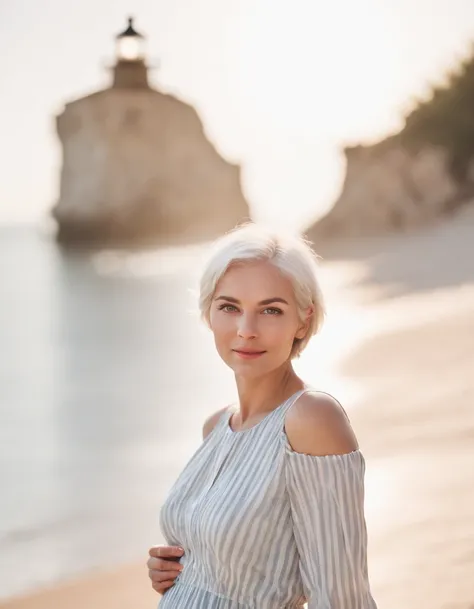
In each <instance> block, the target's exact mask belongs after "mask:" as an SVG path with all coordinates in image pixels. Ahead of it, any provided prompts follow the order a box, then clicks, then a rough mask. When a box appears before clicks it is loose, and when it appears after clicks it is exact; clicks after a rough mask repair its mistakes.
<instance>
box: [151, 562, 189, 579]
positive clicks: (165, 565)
mask: <svg viewBox="0 0 474 609" xmlns="http://www.w3.org/2000/svg"><path fill="white" fill-rule="evenodd" d="M146 566H147V567H148V568H149V569H150V570H157V571H174V572H175V576H176V573H177V572H179V571H182V569H183V565H181V564H180V563H179V562H175V561H173V560H164V559H163V558H149V559H148V560H147V563H146Z"/></svg>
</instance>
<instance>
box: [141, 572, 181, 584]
mask: <svg viewBox="0 0 474 609" xmlns="http://www.w3.org/2000/svg"><path fill="white" fill-rule="evenodd" d="M177 576H178V573H176V571H152V570H150V571H148V577H149V578H150V579H151V581H152V582H154V583H161V582H166V581H172V582H174V580H175V579H176V577H177Z"/></svg>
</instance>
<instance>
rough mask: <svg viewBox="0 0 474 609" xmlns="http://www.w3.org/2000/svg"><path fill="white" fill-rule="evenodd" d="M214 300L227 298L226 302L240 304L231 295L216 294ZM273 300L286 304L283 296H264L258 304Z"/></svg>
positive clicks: (268, 302)
mask: <svg viewBox="0 0 474 609" xmlns="http://www.w3.org/2000/svg"><path fill="white" fill-rule="evenodd" d="M215 300H227V301H228V302H233V303H235V304H241V302H240V300H238V299H237V298H233V297H232V296H218V297H217V298H216V299H215ZM273 302H281V303H283V304H286V305H287V304H288V302H287V301H286V300H285V299H284V298H280V297H279V296H275V297H274V298H266V299H265V300H261V301H260V302H259V303H258V304H259V305H269V304H272V303H273Z"/></svg>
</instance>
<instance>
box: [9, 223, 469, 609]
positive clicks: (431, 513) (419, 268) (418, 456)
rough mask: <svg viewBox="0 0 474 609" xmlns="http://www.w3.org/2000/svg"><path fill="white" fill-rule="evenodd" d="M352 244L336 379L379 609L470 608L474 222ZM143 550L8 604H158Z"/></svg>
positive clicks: (36, 608) (114, 607)
mask: <svg viewBox="0 0 474 609" xmlns="http://www.w3.org/2000/svg"><path fill="white" fill-rule="evenodd" d="M351 247H352V249H351V250H350V251H349V252H347V251H342V249H343V248H342V249H341V253H340V255H338V256H336V253H337V252H334V251H333V252H332V253H329V252H328V253H326V256H327V258H328V262H327V266H328V268H330V267H331V265H337V264H338V260H339V261H343V260H349V261H350V265H352V267H353V268H354V274H353V277H355V278H356V279H352V280H351V281H349V282H348V283H346V284H345V285H343V286H340V287H338V288H337V289H336V290H335V294H334V295H333V296H332V297H331V298H335V299H336V302H337V299H338V298H346V297H348V298H351V299H352V300H353V302H354V303H355V306H356V307H358V308H359V311H360V312H361V319H360V321H361V324H363V325H364V328H365V329H364V331H363V332H362V336H361V337H359V340H357V341H355V342H354V344H353V346H352V347H351V349H350V350H349V352H347V353H345V354H344V356H343V357H342V359H340V360H339V361H338V363H337V370H336V373H337V375H338V376H340V377H341V378H342V380H343V382H345V383H347V385H348V386H350V387H352V388H354V391H353V392H352V394H351V395H352V397H351V398H350V402H351V403H350V404H348V406H349V412H350V417H351V420H352V423H353V425H354V428H355V430H356V432H357V434H358V437H359V442H360V445H361V447H362V449H363V451H364V454H365V456H366V461H367V478H366V516H367V524H368V530H369V539H370V545H369V569H370V575H371V584H372V589H373V594H374V597H375V598H376V601H377V603H378V606H379V608H380V609H382V608H383V609H400V608H401V607H403V609H424V608H427V609H473V608H474V218H473V216H472V213H471V214H464V215H463V217H461V218H460V219H457V220H456V221H451V222H449V223H446V224H445V225H439V226H437V227H433V228H432V229H429V230H426V231H423V232H421V233H419V234H411V235H405V236H399V237H396V238H390V239H387V240H385V241H381V240H378V241H377V242H375V241H374V242H373V244H372V245H371V244H370V243H365V244H364V245H363V246H360V247H359V248H357V246H354V245H352V246H351ZM349 253H350V258H349ZM352 323H357V317H356V318H355V322H352ZM336 330H337V329H333V330H332V331H333V332H335V331H336ZM310 354H311V352H310ZM306 365H308V362H307V363H306ZM350 393H351V392H350V391H349V392H348V394H350ZM150 541H151V543H156V542H159V540H150ZM146 551H147V548H144V556H143V560H142V561H138V562H137V563H135V564H131V565H128V566H124V567H120V568H117V569H113V570H111V571H110V572H103V573H101V572H100V571H99V570H97V571H96V572H95V573H94V574H93V575H91V576H89V577H84V578H80V579H77V580H76V581H75V582H73V583H68V584H64V585H60V586H57V587H55V588H53V589H50V590H43V591H37V592H36V593H33V594H30V595H28V596H25V597H23V598H17V599H14V600H11V601H8V602H6V603H3V604H0V607H2V608H3V609H7V608H8V609H46V608H47V609H56V608H60V607H61V608H62V607H64V608H66V607H67V609H76V608H77V609H79V607H80V608H81V609H83V608H84V607H93V608H95V607H97V608H100V609H108V608H110V609H121V608H122V607H123V608H124V609H125V608H127V609H129V608H130V607H134V609H146V608H150V607H155V606H156V604H157V602H158V599H159V596H158V595H157V594H156V593H155V592H154V591H153V590H152V589H151V587H150V585H149V581H148V578H147V572H146V567H145V562H146ZM25 569H28V560H27V558H26V557H25Z"/></svg>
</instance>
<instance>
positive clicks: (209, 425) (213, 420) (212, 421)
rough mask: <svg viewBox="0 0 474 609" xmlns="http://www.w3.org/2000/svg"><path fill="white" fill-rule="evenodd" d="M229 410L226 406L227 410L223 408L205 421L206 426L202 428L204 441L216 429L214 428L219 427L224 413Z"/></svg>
mask: <svg viewBox="0 0 474 609" xmlns="http://www.w3.org/2000/svg"><path fill="white" fill-rule="evenodd" d="M228 408H229V407H228V406H226V407H225V408H221V409H220V410H218V411H217V412H215V413H214V414H211V415H210V416H209V417H207V419H206V420H205V421H204V425H203V428H202V439H203V440H205V439H206V437H207V436H208V435H209V434H210V433H211V431H212V430H213V429H214V427H215V426H216V425H217V422H218V421H219V419H220V418H221V415H222V413H223V412H225V411H226V410H227V409H228Z"/></svg>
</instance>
